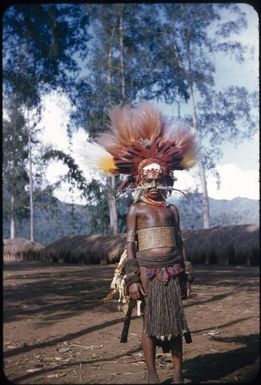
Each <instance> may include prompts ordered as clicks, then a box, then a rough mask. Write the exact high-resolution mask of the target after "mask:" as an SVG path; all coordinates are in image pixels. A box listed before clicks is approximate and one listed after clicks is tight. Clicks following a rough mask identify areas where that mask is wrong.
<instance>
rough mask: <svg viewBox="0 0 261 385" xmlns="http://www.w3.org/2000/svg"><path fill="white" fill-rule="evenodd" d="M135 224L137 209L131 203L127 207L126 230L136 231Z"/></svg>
mask: <svg viewBox="0 0 261 385" xmlns="http://www.w3.org/2000/svg"><path fill="white" fill-rule="evenodd" d="M136 226H137V209H136V207H135V205H131V206H130V207H129V211H128V215H127V228H128V230H127V231H136Z"/></svg>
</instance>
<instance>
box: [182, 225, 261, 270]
mask: <svg viewBox="0 0 261 385" xmlns="http://www.w3.org/2000/svg"><path fill="white" fill-rule="evenodd" d="M183 239H184V245H185V249H186V252H187V254H188V257H189V259H190V260H191V261H193V262H194V263H220V264H248V265H250V264H254V265H258V264H259V226H256V225H235V226H216V227H213V228H210V229H202V230H188V231H184V232H183Z"/></svg>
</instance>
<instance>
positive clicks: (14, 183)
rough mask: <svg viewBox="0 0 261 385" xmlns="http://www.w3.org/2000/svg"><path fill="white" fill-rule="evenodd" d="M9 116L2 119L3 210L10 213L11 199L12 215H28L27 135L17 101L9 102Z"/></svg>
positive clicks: (11, 100)
mask: <svg viewBox="0 0 261 385" xmlns="http://www.w3.org/2000/svg"><path fill="white" fill-rule="evenodd" d="M8 107H9V110H8V111H9V116H8V118H4V119H3V136H2V139H3V149H4V151H3V208H4V215H6V216H9V215H10V212H11V197H13V198H14V209H12V210H14V212H13V215H15V216H17V215H20V216H21V215H25V216H26V215H27V214H28V194H27V193H26V190H25V187H26V186H27V184H28V181H29V179H28V174H27V172H26V161H27V159H28V135H27V133H26V131H25V130H24V128H25V120H24V116H23V113H22V112H21V109H20V108H19V105H18V104H17V100H16V98H15V97H12V98H11V99H10V102H9V106H8Z"/></svg>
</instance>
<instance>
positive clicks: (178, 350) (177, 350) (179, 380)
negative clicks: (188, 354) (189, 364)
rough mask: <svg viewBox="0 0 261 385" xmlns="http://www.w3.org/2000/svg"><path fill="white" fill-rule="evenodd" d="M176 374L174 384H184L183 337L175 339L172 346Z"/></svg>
mask: <svg viewBox="0 0 261 385" xmlns="http://www.w3.org/2000/svg"><path fill="white" fill-rule="evenodd" d="M171 354H172V361H173V368H174V376H173V382H174V384H183V383H184V380H183V377H182V337H177V338H175V339H174V342H173V347H172V348H171Z"/></svg>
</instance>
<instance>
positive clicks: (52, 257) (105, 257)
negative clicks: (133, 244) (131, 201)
mask: <svg viewBox="0 0 261 385" xmlns="http://www.w3.org/2000/svg"><path fill="white" fill-rule="evenodd" d="M125 245H126V234H116V235H100V234H94V235H75V236H67V237H64V238H62V239H59V240H58V241H56V242H54V243H51V244H50V245H48V246H46V247H45V249H44V250H43V251H42V253H41V255H42V260H45V261H49V262H51V261H53V262H67V263H86V264H89V263H90V264H92V263H101V264H107V263H116V262H118V261H119V259H120V256H121V254H122V252H123V250H124V247H125Z"/></svg>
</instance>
